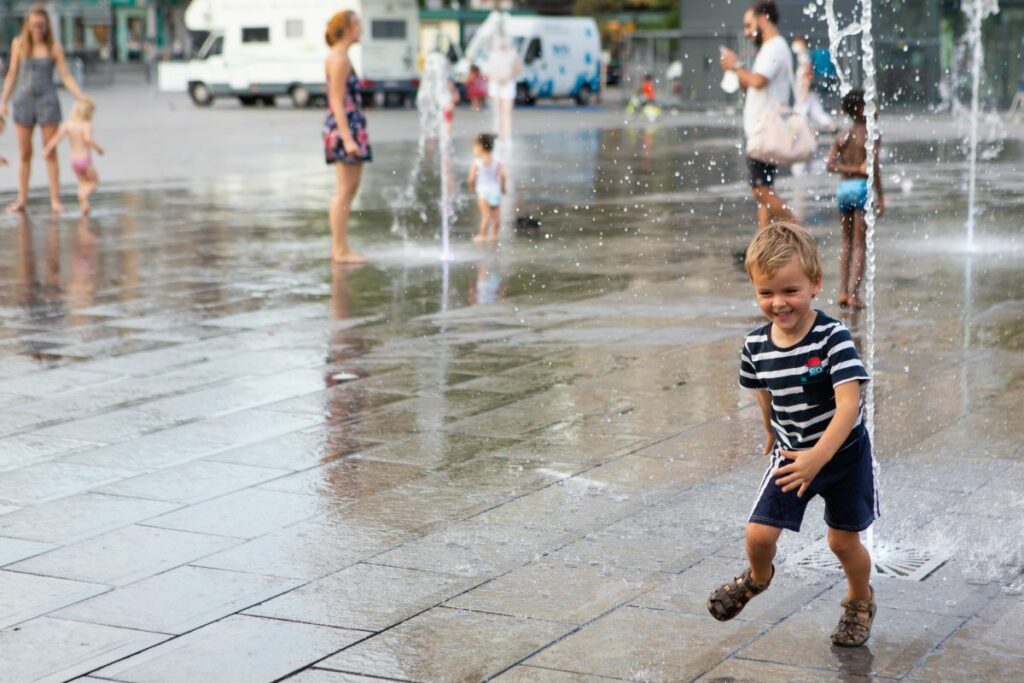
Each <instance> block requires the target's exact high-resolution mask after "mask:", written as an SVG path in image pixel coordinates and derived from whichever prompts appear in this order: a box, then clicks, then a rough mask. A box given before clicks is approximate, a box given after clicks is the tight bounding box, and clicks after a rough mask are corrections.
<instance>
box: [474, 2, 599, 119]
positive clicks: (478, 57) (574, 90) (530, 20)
mask: <svg viewBox="0 0 1024 683" xmlns="http://www.w3.org/2000/svg"><path fill="white" fill-rule="evenodd" d="M501 33H503V34H504V35H505V36H507V37H508V39H509V42H510V43H511V44H512V47H513V49H514V50H515V51H516V52H517V53H518V54H519V59H520V61H521V63H522V67H523V71H522V74H521V75H520V77H519V84H518V92H517V98H516V99H518V100H519V101H520V102H531V103H532V102H534V101H535V100H537V99H538V98H542V97H544V98H560V97H571V98H573V99H575V100H576V102H577V103H579V104H588V103H589V102H590V99H591V97H592V96H593V95H594V93H596V92H598V91H599V90H600V89H601V36H600V34H599V33H598V30H597V22H596V21H594V20H593V19H592V18H589V17H543V16H512V15H509V14H506V13H503V12H492V13H491V15H490V16H489V17H488V18H487V19H486V20H485V21H484V23H483V24H481V25H480V28H479V29H477V32H476V33H475V34H474V35H473V39H472V40H470V41H469V45H468V46H467V47H466V56H465V58H464V59H463V60H462V62H460V64H459V66H458V67H457V68H456V74H458V75H460V76H462V77H464V76H465V74H466V73H467V72H468V71H469V65H470V64H477V65H479V66H481V67H482V66H483V65H484V64H485V63H486V62H487V55H488V54H489V52H490V50H491V46H492V45H493V41H494V38H495V36H497V35H499V34H501Z"/></svg>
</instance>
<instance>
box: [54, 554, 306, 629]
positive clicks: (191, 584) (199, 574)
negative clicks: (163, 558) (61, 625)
mask: <svg viewBox="0 0 1024 683" xmlns="http://www.w3.org/2000/svg"><path fill="white" fill-rule="evenodd" d="M301 583H302V582H301V581H296V580H294V579H283V578H279V577H272V576H260V575H257V574H247V573H242V572H229V571H224V570H221V569H207V568H204V567H179V568H177V569H172V570H170V571H168V572H164V573H163V574H158V575H156V576H153V577H150V578H148V579H143V580H142V581H138V582H136V583H133V584H131V585H129V586H121V587H119V588H116V589H115V590H113V591H111V592H109V593H106V594H104V595H100V596H98V597H95V598H92V599H91V600H85V601H83V602H79V603H78V604H76V605H72V606H71V607H67V608H65V609H62V610H59V611H57V612H55V613H54V616H57V617H60V618H62V619H71V620H74V621H85V622H89V623H93V624H105V625H107V626H120V627H123V628H134V629H139V630H145V631H156V632H160V633H173V634H180V633H185V632H186V631H191V630H192V629H195V628H198V627H200V626H203V625H205V624H209V623H211V622H213V621H216V620H218V619H221V618H223V617H225V616H227V615H229V614H233V613H235V612H239V611H241V610H243V609H245V608H246V607H250V606H251V605H254V604H256V603H258V602H261V601H263V600H266V599H268V598H271V597H273V596H275V595H279V594H281V593H283V592H285V591H288V590H290V589H292V588H295V587H296V586H299V585H301Z"/></svg>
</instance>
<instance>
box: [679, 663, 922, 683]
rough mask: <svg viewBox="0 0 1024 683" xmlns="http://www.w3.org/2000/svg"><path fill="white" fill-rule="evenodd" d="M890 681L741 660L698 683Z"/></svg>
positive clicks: (852, 673)
mask: <svg viewBox="0 0 1024 683" xmlns="http://www.w3.org/2000/svg"><path fill="white" fill-rule="evenodd" d="M851 668H852V667H851ZM887 680H892V679H887V678H872V677H870V676H862V675H860V674H858V673H855V672H853V671H849V672H847V671H825V670H822V669H810V668H803V667H798V666H785V665H783V664H772V663H771V662H760V661H754V660H750V659H741V658H739V657H733V658H732V659H728V660H726V661H725V662H723V663H721V664H719V665H718V666H716V667H715V668H714V669H712V670H711V671H709V672H707V673H706V674H704V675H703V676H701V677H700V678H698V679H697V681H698V682H699V683H869V682H870V681H878V682H881V681H887ZM933 680H937V679H933Z"/></svg>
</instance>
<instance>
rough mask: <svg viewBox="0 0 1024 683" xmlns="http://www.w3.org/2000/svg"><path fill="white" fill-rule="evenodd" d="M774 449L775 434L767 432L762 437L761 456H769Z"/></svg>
mask: <svg viewBox="0 0 1024 683" xmlns="http://www.w3.org/2000/svg"><path fill="white" fill-rule="evenodd" d="M774 449H775V432H773V431H771V430H769V431H768V433H767V434H766V435H765V437H764V448H762V449H761V455H771V452H772V451H773V450H774Z"/></svg>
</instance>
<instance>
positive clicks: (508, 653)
mask: <svg viewBox="0 0 1024 683" xmlns="http://www.w3.org/2000/svg"><path fill="white" fill-rule="evenodd" d="M570 628H571V627H570V626H569V625H566V624H558V623H552V622H548V621H537V620H533V619H516V618H513V617H506V616H500V615H495V614H479V613H475V612H464V611H461V610H452V609H446V608H438V609H433V610H430V611H429V612H426V613H424V614H421V615H419V616H417V617H414V618H412V619H410V620H408V621H406V622H403V623H402V624H399V625H398V626H396V627H395V628H392V629H388V630H387V631H385V632H384V633H381V634H379V635H376V636H373V637H372V638H370V639H368V640H365V641H363V642H361V643H358V644H356V645H354V646H352V647H350V648H348V649H346V650H344V651H342V652H340V653H339V654H337V655H334V656H332V657H329V658H328V659H325V660H324V661H322V662H320V663H319V664H317V666H318V667H321V668H326V669H336V670H338V671H345V672H349V673H359V674H367V675H371V676H378V677H385V678H386V677H393V678H399V679H403V680H417V681H431V682H433V681H478V680H486V679H487V678H489V677H490V676H492V675H494V674H496V673H498V672H499V671H503V670H504V669H506V668H508V667H509V666H511V665H512V664H514V663H515V662H517V661H518V660H520V659H522V658H523V657H526V656H527V655H528V654H530V653H531V652H533V651H535V650H537V649H538V648H540V647H542V646H543V645H545V644H547V643H549V642H552V641H554V640H556V639H557V638H559V637H561V636H562V635H563V634H565V633H567V632H568V631H569V630H570Z"/></svg>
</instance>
